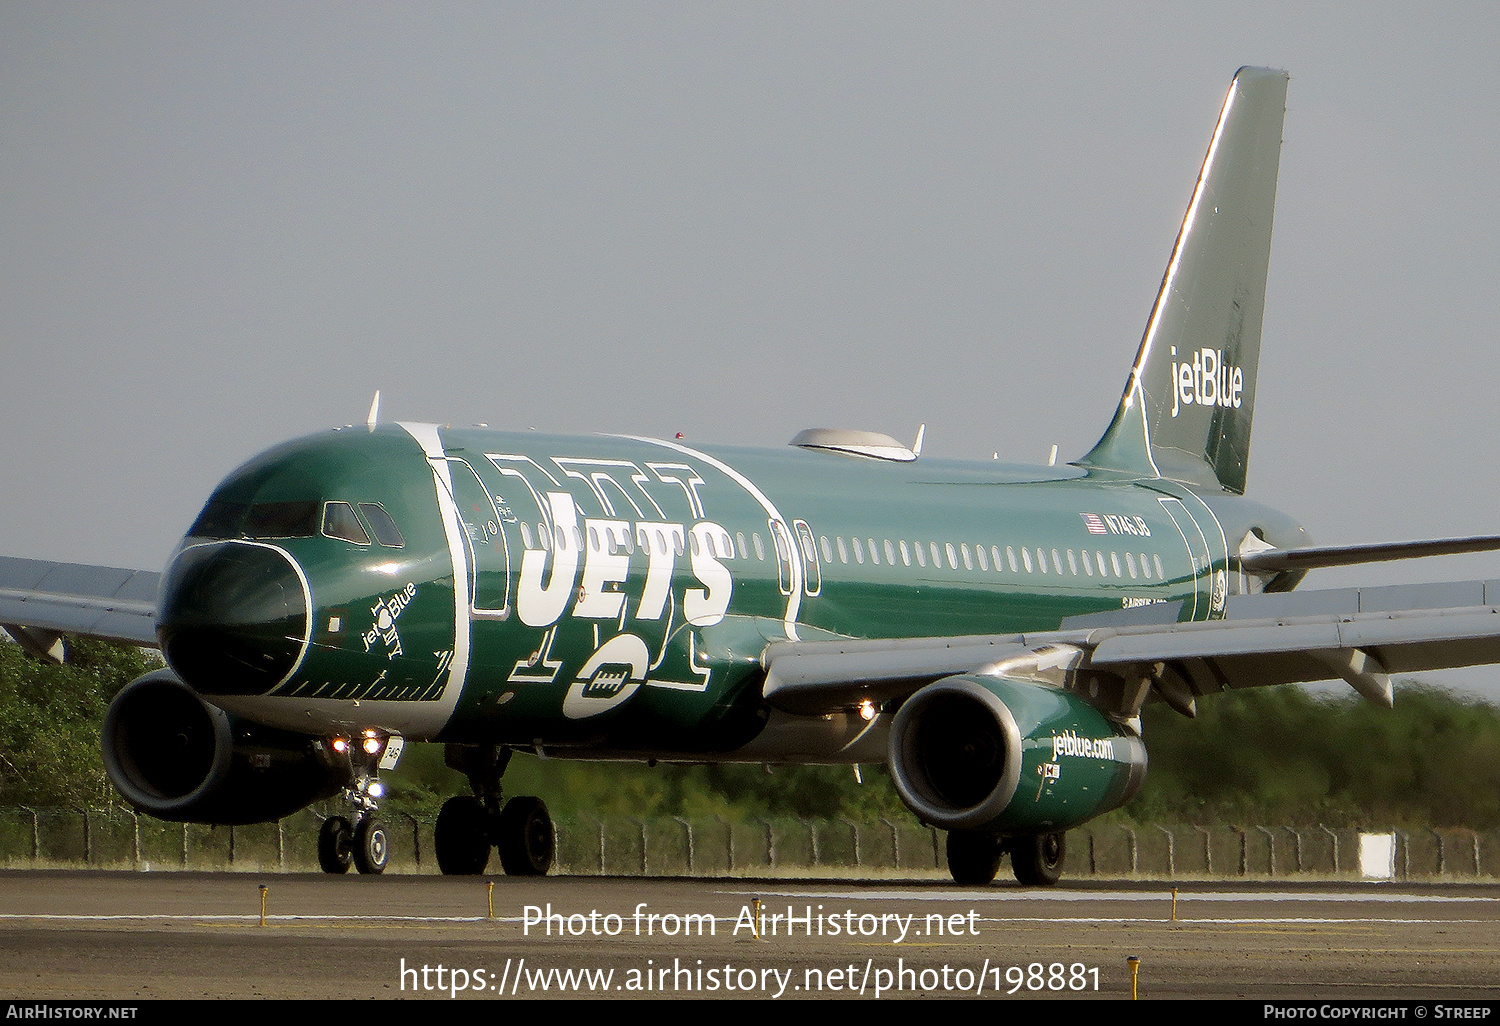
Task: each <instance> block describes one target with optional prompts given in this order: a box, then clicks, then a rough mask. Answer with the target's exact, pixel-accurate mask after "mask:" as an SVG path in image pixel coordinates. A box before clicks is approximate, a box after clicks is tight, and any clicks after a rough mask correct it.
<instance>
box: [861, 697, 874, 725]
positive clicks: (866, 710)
mask: <svg viewBox="0 0 1500 1026" xmlns="http://www.w3.org/2000/svg"><path fill="white" fill-rule="evenodd" d="M875 712H876V709H875V703H874V702H872V701H870V700H869V699H868V698H867V699H865V700H864V701H863V702H861V703H859V718H860V719H862V720H873V719H874V718H875Z"/></svg>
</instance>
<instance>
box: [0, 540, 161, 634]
mask: <svg viewBox="0 0 1500 1026" xmlns="http://www.w3.org/2000/svg"><path fill="white" fill-rule="evenodd" d="M160 581H161V574H160V573H158V572H156V571H153V570H125V569H120V568H118V567H108V566H89V565H85V564H81V563H51V562H47V561H45V560H40V559H19V558H15V557H11V556H0V628H3V629H4V630H5V632H6V633H7V634H9V635H10V636H11V637H13V638H14V639H15V640H16V641H17V642H18V643H20V644H21V645H22V647H24V648H25V649H26V650H27V651H28V652H30V653H32V654H33V655H37V656H43V657H53V658H55V654H54V644H55V643H56V641H57V640H58V639H59V638H60V637H61V636H62V635H65V634H72V635H81V636H83V637H90V638H99V639H100V640H103V641H117V642H125V643H127V644H131V645H140V646H141V647H143V648H155V647H157V641H156V593H157V587H158V585H159V584H160Z"/></svg>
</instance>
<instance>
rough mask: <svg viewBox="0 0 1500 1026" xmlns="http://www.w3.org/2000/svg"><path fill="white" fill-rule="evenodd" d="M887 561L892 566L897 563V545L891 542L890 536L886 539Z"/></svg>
mask: <svg viewBox="0 0 1500 1026" xmlns="http://www.w3.org/2000/svg"><path fill="white" fill-rule="evenodd" d="M885 561H886V562H887V563H889V564H890V565H891V566H895V565H896V546H894V545H892V544H891V540H890V539H889V538H887V539H885Z"/></svg>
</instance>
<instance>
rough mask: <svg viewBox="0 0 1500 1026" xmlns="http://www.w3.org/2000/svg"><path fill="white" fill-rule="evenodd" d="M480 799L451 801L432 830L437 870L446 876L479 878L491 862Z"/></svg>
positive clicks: (459, 798) (445, 805)
mask: <svg viewBox="0 0 1500 1026" xmlns="http://www.w3.org/2000/svg"><path fill="white" fill-rule="evenodd" d="M485 826H486V824H485V815H484V806H483V805H481V804H480V803H479V799H478V798H468V797H463V796H460V797H457V798H449V799H448V800H447V801H445V802H444V803H443V807H442V809H441V810H440V811H439V812H438V818H437V826H436V827H435V828H434V829H433V844H434V846H435V847H436V848H437V860H438V868H439V869H441V870H442V871H443V875H445V876H478V875H479V874H480V873H483V872H484V867H485V866H487V865H489V862H490V838H489V832H488V831H487V830H486V829H485Z"/></svg>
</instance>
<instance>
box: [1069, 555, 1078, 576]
mask: <svg viewBox="0 0 1500 1026" xmlns="http://www.w3.org/2000/svg"><path fill="white" fill-rule="evenodd" d="M1068 573H1070V574H1072V575H1073V576H1074V577H1077V576H1078V561H1077V560H1075V559H1074V558H1073V550H1072V549H1069V550H1068Z"/></svg>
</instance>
